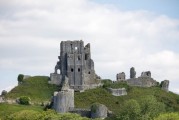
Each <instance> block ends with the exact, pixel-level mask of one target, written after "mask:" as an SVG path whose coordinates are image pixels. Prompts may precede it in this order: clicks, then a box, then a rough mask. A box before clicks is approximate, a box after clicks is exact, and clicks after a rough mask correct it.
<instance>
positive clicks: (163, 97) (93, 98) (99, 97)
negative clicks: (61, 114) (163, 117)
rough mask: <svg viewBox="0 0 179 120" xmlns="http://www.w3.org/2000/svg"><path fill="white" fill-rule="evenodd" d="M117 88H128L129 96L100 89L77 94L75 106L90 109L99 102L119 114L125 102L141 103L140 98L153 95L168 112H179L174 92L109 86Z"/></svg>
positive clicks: (177, 96)
mask: <svg viewBox="0 0 179 120" xmlns="http://www.w3.org/2000/svg"><path fill="white" fill-rule="evenodd" d="M117 86H119V87H125V88H127V91H128V95H126V96H113V95H111V94H110V93H109V92H108V91H107V89H105V88H103V87H99V88H96V89H91V90H87V91H85V92H82V93H79V92H77V93H75V106H76V107H82V108H89V106H90V105H91V104H92V103H94V102H98V103H101V104H104V105H106V106H107V107H108V109H109V110H111V111H113V112H114V113H115V114H118V113H119V112H120V111H121V110H122V109H121V108H122V105H123V103H124V102H125V101H127V100H129V99H135V100H137V101H140V98H142V97H145V96H148V95H152V96H155V97H156V98H157V100H158V101H159V102H163V103H164V104H165V105H166V109H167V111H179V95H177V94H174V93H172V92H165V91H163V90H161V88H160V87H151V88H141V87H129V86H127V85H126V84H124V83H117V84H111V85H108V87H113V88H117Z"/></svg>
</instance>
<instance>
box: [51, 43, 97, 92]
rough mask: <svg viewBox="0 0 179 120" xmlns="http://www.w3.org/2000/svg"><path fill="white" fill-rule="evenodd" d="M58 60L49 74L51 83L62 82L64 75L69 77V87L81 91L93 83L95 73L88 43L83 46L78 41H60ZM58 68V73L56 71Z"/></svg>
mask: <svg viewBox="0 0 179 120" xmlns="http://www.w3.org/2000/svg"><path fill="white" fill-rule="evenodd" d="M58 59H59V61H58V62H57V64H56V66H55V72H54V73H51V74H50V78H51V81H50V82H49V83H51V84H58V85H60V84H62V83H63V81H64V78H65V76H67V77H68V78H69V85H70V88H72V89H74V90H75V91H81V90H84V89H86V88H89V86H91V85H92V84H95V79H96V76H97V75H96V74H95V70H94V62H93V60H92V59H91V52H90V44H89V43H88V44H87V45H86V46H85V47H84V43H83V41H82V40H80V41H62V42H61V44H60V56H59V57H58ZM58 70H60V73H58V72H57V71H58Z"/></svg>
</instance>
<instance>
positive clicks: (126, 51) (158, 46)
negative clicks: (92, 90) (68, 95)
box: [0, 0, 179, 93]
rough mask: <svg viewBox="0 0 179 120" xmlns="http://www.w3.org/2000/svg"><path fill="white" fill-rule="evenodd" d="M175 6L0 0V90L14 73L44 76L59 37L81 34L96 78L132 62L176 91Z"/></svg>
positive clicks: (171, 0)
mask: <svg viewBox="0 0 179 120" xmlns="http://www.w3.org/2000/svg"><path fill="white" fill-rule="evenodd" d="M178 11H179V1H178V0H148V1H147V0H145V1H144V0H135V1H134V0H128V1H126V0H51V1H45V0H0V76H1V78H0V91H2V90H4V89H5V90H10V88H12V87H14V86H15V85H17V76H18V74H19V73H22V74H27V75H32V76H33V75H46V76H49V74H50V73H51V72H53V71H54V66H55V64H56V61H57V56H58V55H59V52H60V50H59V47H60V46H59V45H60V41H64V40H81V39H82V40H83V41H84V43H85V44H87V43H91V52H92V59H93V60H94V62H95V70H96V72H97V74H98V75H100V76H101V77H102V78H110V79H112V80H115V76H116V73H119V72H125V73H126V75H127V78H129V69H130V68H131V67H132V66H133V67H135V69H136V72H137V76H140V74H141V72H143V71H148V70H150V71H151V73H152V77H153V78H154V79H156V80H158V81H162V80H165V79H168V80H170V90H171V91H173V92H177V93H179V14H178Z"/></svg>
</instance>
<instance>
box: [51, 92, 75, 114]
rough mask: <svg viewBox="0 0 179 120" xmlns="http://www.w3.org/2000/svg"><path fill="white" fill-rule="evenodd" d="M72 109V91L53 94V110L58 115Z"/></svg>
mask: <svg viewBox="0 0 179 120" xmlns="http://www.w3.org/2000/svg"><path fill="white" fill-rule="evenodd" d="M71 108H74V90H72V89H69V90H66V91H59V92H55V93H54V97H53V109H55V111H57V112H60V113H65V112H68V111H69V110H70V109H71Z"/></svg>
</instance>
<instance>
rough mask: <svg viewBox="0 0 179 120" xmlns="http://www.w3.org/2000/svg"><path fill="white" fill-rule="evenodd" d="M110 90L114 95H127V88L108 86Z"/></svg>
mask: <svg viewBox="0 0 179 120" xmlns="http://www.w3.org/2000/svg"><path fill="white" fill-rule="evenodd" d="M108 90H109V92H110V93H111V94H112V95H114V96H122V95H127V91H126V89H125V88H117V89H114V88H108Z"/></svg>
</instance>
